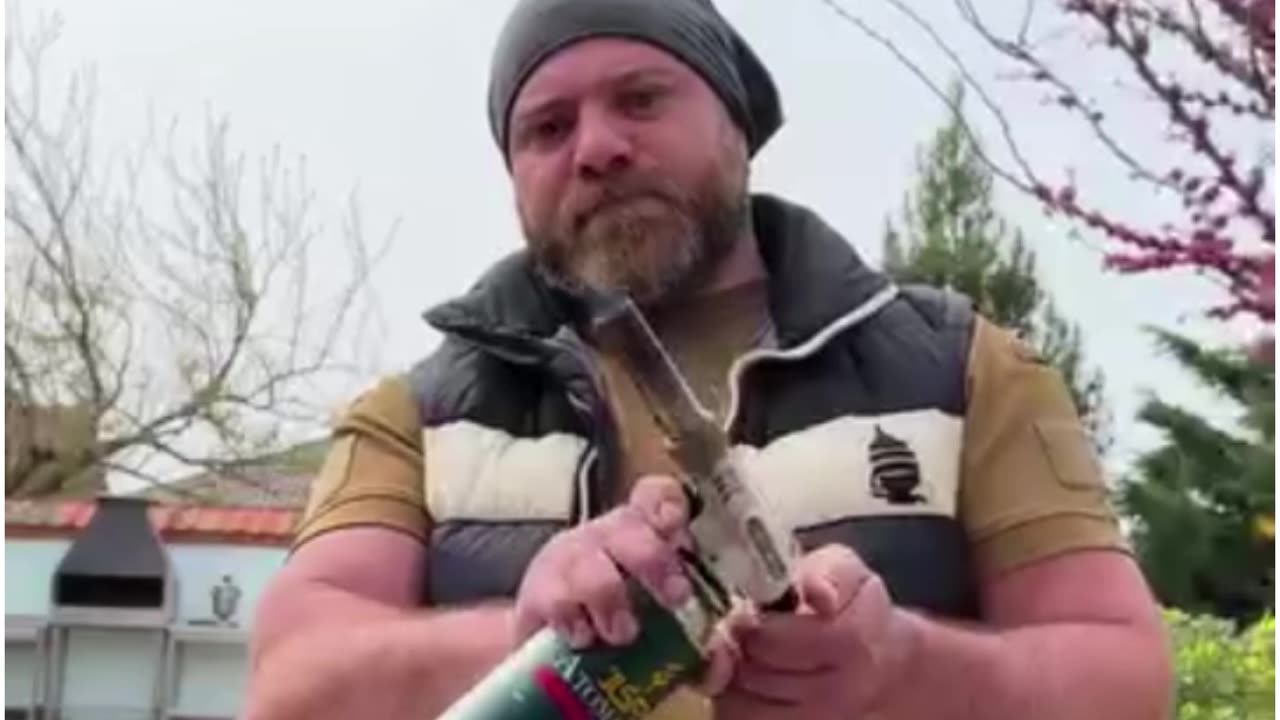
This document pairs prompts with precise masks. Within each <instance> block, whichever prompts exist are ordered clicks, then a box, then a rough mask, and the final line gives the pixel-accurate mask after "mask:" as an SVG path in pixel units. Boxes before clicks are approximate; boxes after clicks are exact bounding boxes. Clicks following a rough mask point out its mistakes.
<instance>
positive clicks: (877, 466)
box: [867, 425, 928, 505]
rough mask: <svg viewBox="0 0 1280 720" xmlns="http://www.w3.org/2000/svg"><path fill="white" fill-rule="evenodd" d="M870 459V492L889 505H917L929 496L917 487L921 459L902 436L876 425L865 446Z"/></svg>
mask: <svg viewBox="0 0 1280 720" xmlns="http://www.w3.org/2000/svg"><path fill="white" fill-rule="evenodd" d="M867 450H868V453H869V455H870V460H871V494H872V495H874V496H875V497H878V498H883V499H885V500H887V501H888V502H889V504H891V505H918V504H920V503H923V502H927V501H928V498H926V497H925V496H923V495H921V494H920V493H918V492H916V491H917V490H918V489H919V488H920V463H919V462H918V461H917V460H916V454H915V452H914V451H913V450H912V449H911V446H910V445H907V444H906V443H905V442H903V441H902V440H899V439H898V438H896V437H894V436H892V435H890V434H889V433H887V432H885V431H884V430H883V429H882V428H881V427H880V426H879V425H876V434H875V437H873V438H872V439H871V444H870V445H868V446H867Z"/></svg>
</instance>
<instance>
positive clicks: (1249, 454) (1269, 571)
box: [1117, 331, 1275, 622]
mask: <svg viewBox="0 0 1280 720" xmlns="http://www.w3.org/2000/svg"><path fill="white" fill-rule="evenodd" d="M1156 338H1157V341H1158V343H1159V344H1160V346H1161V347H1162V348H1164V349H1165V350H1166V351H1167V352H1169V354H1171V355H1172V356H1173V358H1174V359H1175V360H1177V361H1178V363H1179V364H1180V365H1182V366H1183V367H1185V368H1186V369H1188V370H1189V371H1191V372H1192V373H1193V374H1194V375H1195V377H1196V379H1197V380H1199V381H1200V382H1201V384H1203V385H1204V386H1206V387H1208V388H1210V389H1211V390H1213V391H1214V392H1215V393H1217V394H1218V395H1219V396H1221V397H1224V398H1227V399H1229V400H1230V401H1232V402H1233V403H1235V404H1236V405H1238V406H1239V407H1240V418H1239V422H1238V423H1237V425H1238V429H1236V430H1234V431H1231V430H1226V429H1223V428H1220V427H1216V426H1214V425H1213V424H1212V423H1210V422H1209V421H1208V420H1206V419H1204V418H1202V417H1199V416H1197V415H1196V414H1195V413H1193V412H1191V411H1189V410H1187V409H1185V408H1183V407H1179V406H1177V405H1173V404H1171V403H1168V402H1165V401H1163V400H1160V399H1159V398H1155V397H1153V398H1151V399H1149V400H1148V401H1147V402H1146V403H1145V404H1144V406H1143V408H1142V410H1141V412H1140V414H1139V417H1140V419H1141V420H1142V421H1144V422H1146V423H1148V424H1150V425H1152V426H1154V427H1155V428H1157V429H1158V430H1159V431H1160V433H1161V434H1162V435H1163V436H1164V439H1165V444H1164V445H1162V446H1160V447H1158V448H1156V449H1155V450H1152V451H1150V452H1148V453H1146V454H1145V455H1143V456H1142V457H1141V458H1139V460H1138V461H1137V463H1136V464H1135V467H1134V472H1133V476H1132V477H1130V478H1127V479H1126V481H1125V482H1124V483H1122V484H1121V486H1120V488H1119V491H1118V493H1117V494H1118V496H1119V504H1120V506H1121V508H1122V509H1123V510H1124V511H1125V513H1126V514H1127V515H1129V516H1130V517H1131V518H1132V519H1133V521H1134V527H1133V542H1134V547H1135V549H1136V550H1137V552H1138V556H1139V559H1140V561H1141V563H1142V567H1143V570H1144V571H1145V572H1146V574H1147V577H1148V580H1149V581H1150V582H1151V585H1152V587H1153V588H1154V590H1155V592H1156V594H1157V596H1158V597H1159V598H1160V600H1161V602H1163V603H1164V604H1166V605H1172V606H1176V607H1179V608H1183V609H1185V610H1187V611H1189V612H1197V613H1212V614H1214V615H1219V616H1222V617H1229V618H1234V619H1236V620H1240V621H1243V622H1248V621H1250V620H1253V619H1254V618H1256V617H1258V616H1260V615H1261V614H1262V613H1263V612H1264V611H1266V610H1267V609H1268V608H1272V607H1274V597H1275V565H1274V557H1275V556H1274V552H1275V515H1274V507H1275V485H1274V482H1275V367H1274V366H1273V365H1270V364H1266V363H1260V362H1257V361H1255V360H1252V359H1250V358H1249V357H1248V354H1247V352H1246V351H1245V350H1218V349H1207V348H1204V347H1201V346H1200V345H1197V344H1196V343H1195V342H1193V341H1191V340H1189V339H1187V338H1185V337H1182V336H1180V335H1176V334H1173V333H1170V332H1166V331H1158V332H1157V333H1156Z"/></svg>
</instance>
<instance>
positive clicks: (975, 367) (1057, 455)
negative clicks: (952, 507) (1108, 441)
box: [959, 317, 1128, 575]
mask: <svg viewBox="0 0 1280 720" xmlns="http://www.w3.org/2000/svg"><path fill="white" fill-rule="evenodd" d="M967 382H968V409H967V412H966V413H965V429H964V452H963V457H962V460H961V463H962V466H961V480H960V499H959V500H960V515H961V518H962V520H963V522H964V526H965V530H966V532H967V533H968V537H969V539H970V541H971V543H972V545H973V547H974V553H975V560H976V563H977V567H978V569H979V571H980V572H982V573H983V574H984V575H990V574H995V573H1000V572H1003V571H1007V570H1010V569H1013V568H1015V567H1017V566H1020V565H1025V564H1028V563H1032V562H1035V561H1037V560H1041V559H1044V558H1047V557H1049V556H1052V555H1056V554H1059V553H1063V552H1067V551H1072V550H1081V549H1097V548H1109V549H1123V550H1127V549H1128V548H1127V545H1126V543H1125V540H1124V537H1123V535H1122V533H1121V531H1120V527H1119V522H1118V520H1117V518H1116V516H1115V514H1114V512H1113V511H1112V509H1111V507H1110V505H1109V502H1108V498H1107V489H1106V483H1105V480H1104V475H1103V470H1102V467H1101V464H1100V463H1099V461H1098V458H1097V455H1096V453H1095V451H1094V448H1093V444H1092V442H1091V440H1090V438H1089V437H1088V435H1087V434H1086V432H1085V430H1084V426H1083V424H1082V423H1081V421H1080V418H1079V415H1078V414H1077V412H1076V410H1075V406H1074V403H1073V402H1072V400H1071V396H1070V394H1069V392H1068V390H1067V387H1066V385H1065V383H1064V382H1063V380H1062V376H1061V375H1060V373H1059V372H1058V371H1057V370H1056V369H1054V368H1053V367H1052V366H1049V365H1046V364H1045V363H1043V362H1042V361H1040V360H1039V359H1038V358H1037V357H1036V356H1035V353H1034V352H1033V351H1032V350H1030V349H1029V348H1028V347H1027V346H1026V345H1024V344H1023V343H1022V341H1021V340H1019V339H1018V338H1017V336H1016V335H1014V334H1013V333H1012V332H1010V331H1008V330H1005V329H1002V328H999V327H997V326H996V325H994V324H993V323H991V322H989V321H987V320H985V319H983V318H981V317H980V318H978V319H977V321H976V323H975V328H974V336H973V344H972V348H971V350H970V357H969V374H968V378H967Z"/></svg>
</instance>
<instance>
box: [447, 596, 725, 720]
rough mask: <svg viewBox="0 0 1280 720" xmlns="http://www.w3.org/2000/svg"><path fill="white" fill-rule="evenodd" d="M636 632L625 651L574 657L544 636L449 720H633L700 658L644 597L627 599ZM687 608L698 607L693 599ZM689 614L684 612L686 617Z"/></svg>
mask: <svg viewBox="0 0 1280 720" xmlns="http://www.w3.org/2000/svg"><path fill="white" fill-rule="evenodd" d="M631 598H632V608H633V610H634V612H635V613H636V616H637V620H638V621H639V625H640V628H641V630H640V633H639V635H638V636H637V637H636V639H635V641H633V642H632V643H631V644H630V645H626V646H621V647H618V646H612V645H608V644H605V643H602V642H601V643H597V644H596V645H593V646H591V647H589V648H586V649H584V650H574V649H573V648H572V647H570V646H569V645H568V644H567V643H566V642H565V641H564V640H563V639H562V638H561V637H560V636H559V635H557V634H556V633H555V632H554V631H552V630H550V629H544V630H542V631H541V632H539V633H538V634H537V635H535V636H534V637H532V638H531V639H530V640H529V641H528V642H526V643H525V644H524V645H523V646H522V647H521V648H520V649H519V650H518V651H517V652H516V653H515V654H513V655H512V656H511V657H509V658H507V660H506V661H504V662H503V663H502V664H501V665H500V666H499V667H498V668H497V669H495V670H494V671H493V672H492V673H490V675H489V676H488V677H486V678H485V679H484V680H483V681H482V682H481V683H480V684H479V685H477V686H475V687H474V688H472V689H471V691H470V692H468V693H467V694H466V695H465V696H463V698H462V699H460V700H459V701H458V702H457V703H455V704H454V705H453V706H452V707H451V708H450V709H449V710H448V711H446V712H445V714H444V715H443V716H441V717H442V718H446V719H447V720H514V719H515V718H529V719H530V720H639V719H640V718H644V717H647V716H648V715H649V714H651V713H652V712H653V711H654V709H656V708H657V706H658V705H659V704H661V702H662V701H663V700H665V699H666V698H667V697H668V696H669V695H671V693H673V692H674V691H675V690H676V689H677V688H678V687H679V686H680V685H681V684H683V683H685V682H687V681H689V680H691V679H693V678H696V677H697V676H698V675H699V674H700V673H701V671H702V669H703V663H704V661H703V658H702V654H701V652H700V651H699V649H698V647H697V645H696V644H695V643H694V642H693V641H692V640H691V639H690V636H689V633H688V631H687V630H686V628H685V625H684V624H682V622H681V620H680V619H678V618H677V617H676V615H674V614H672V613H671V612H669V611H668V610H666V609H665V608H663V607H662V606H661V605H659V604H658V603H657V602H656V601H654V600H653V599H652V598H651V597H649V595H648V594H647V593H645V592H643V591H639V590H637V591H634V592H632V593H631ZM691 602H694V603H696V602H697V600H696V599H695V600H692V601H691ZM688 612H691V611H690V610H688V609H686V610H684V611H682V613H681V615H685V614H687V613H688Z"/></svg>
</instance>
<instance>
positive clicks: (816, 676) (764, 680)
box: [733, 660, 836, 705]
mask: <svg viewBox="0 0 1280 720" xmlns="http://www.w3.org/2000/svg"><path fill="white" fill-rule="evenodd" d="M835 672H836V671H835V669H834V668H830V667H829V668H826V669H824V670H820V671H818V672H812V673H792V672H774V671H772V670H769V669H768V668H765V667H763V666H761V665H759V664H758V663H754V662H751V661H750V660H747V661H746V662H743V663H742V664H740V665H739V666H738V669H737V671H736V672H735V673H734V676H733V688H734V689H737V690H741V691H743V692H746V693H749V694H751V695H752V696H754V697H757V698H761V699H764V700H768V701H769V702H772V703H777V704H779V705H803V704H806V703H813V702H815V701H818V700H819V699H820V698H821V697H822V694H823V692H824V691H829V688H830V687H832V686H833V683H835V682H836V678H835V677H834V673H835Z"/></svg>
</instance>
